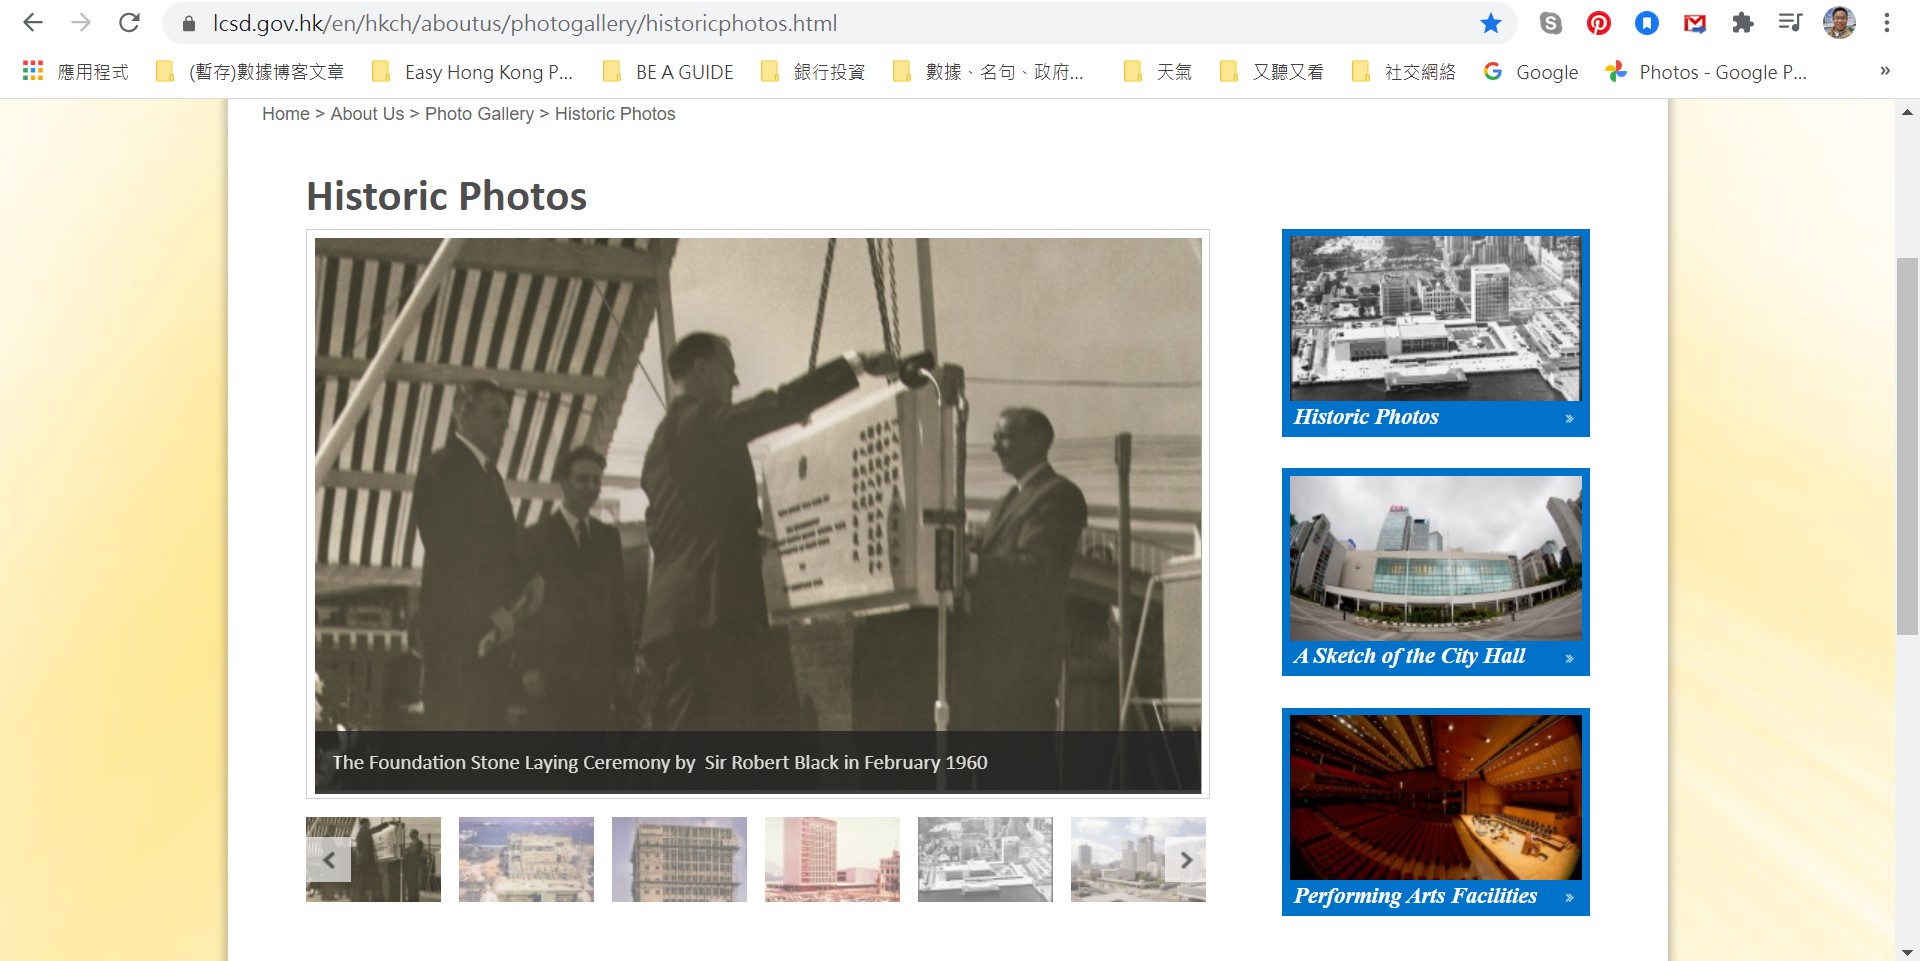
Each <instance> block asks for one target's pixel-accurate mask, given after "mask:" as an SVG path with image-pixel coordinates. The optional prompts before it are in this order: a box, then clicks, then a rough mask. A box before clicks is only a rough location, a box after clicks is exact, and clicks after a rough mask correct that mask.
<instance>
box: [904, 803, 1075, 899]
mask: <svg viewBox="0 0 1920 961" xmlns="http://www.w3.org/2000/svg"><path fill="white" fill-rule="evenodd" d="M919 851H920V893H919V900H921V901H1051V900H1053V819H1052V818H1032V817H1027V818H1018V817H1012V818H921V819H920V847H919Z"/></svg>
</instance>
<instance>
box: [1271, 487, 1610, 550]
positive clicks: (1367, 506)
mask: <svg viewBox="0 0 1920 961" xmlns="http://www.w3.org/2000/svg"><path fill="white" fill-rule="evenodd" d="M1578 493H1580V478H1578V477H1549V476H1505V477H1502V476H1486V477H1420V476H1384V475H1383V476H1331V477H1295V478H1293V491H1292V494H1293V502H1292V504H1291V506H1290V507H1289V512H1290V513H1292V514H1293V516H1294V517H1295V518H1296V519H1298V520H1300V521H1302V522H1305V521H1306V520H1307V519H1308V518H1310V517H1312V516H1313V515H1315V514H1325V515H1327V520H1328V521H1329V522H1331V523H1332V525H1333V532H1334V534H1335V535H1337V536H1338V537H1339V538H1340V539H1342V540H1347V539H1351V540H1352V541H1353V542H1354V543H1355V544H1356V545H1358V546H1359V548H1360V549H1361V550H1369V551H1370V550H1373V549H1374V547H1375V546H1376V545H1378V544H1379V542H1380V525H1381V524H1382V523H1383V522H1384V521H1385V520H1386V518H1387V508H1389V507H1391V506H1392V505H1395V504H1399V505H1401V506H1403V507H1406V508H1407V509H1408V510H1409V511H1411V512H1412V514H1413V516H1414V517H1416V518H1419V517H1424V518H1426V519H1427V527H1428V529H1429V530H1436V531H1439V532H1440V533H1441V534H1442V535H1443V536H1444V537H1445V546H1446V548H1447V549H1448V550H1454V549H1456V548H1457V549H1460V550H1465V551H1487V552H1493V553H1507V554H1525V553H1526V552H1528V551H1530V550H1533V549H1534V548H1536V547H1539V546H1540V545H1541V544H1542V543H1545V542H1546V541H1548V540H1552V541H1554V542H1555V543H1559V544H1560V546H1562V547H1565V546H1566V544H1565V543H1562V542H1561V538H1560V529H1559V528H1558V527H1557V526H1555V525H1554V523H1553V517H1552V516H1551V515H1549V514H1548V513H1547V498H1549V497H1564V498H1567V499H1568V500H1572V499H1573V497H1574V495H1576V494H1578Z"/></svg>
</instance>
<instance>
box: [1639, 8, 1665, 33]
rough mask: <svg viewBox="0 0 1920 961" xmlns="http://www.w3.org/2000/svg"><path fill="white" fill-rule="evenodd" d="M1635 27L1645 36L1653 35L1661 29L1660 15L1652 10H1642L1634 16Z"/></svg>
mask: <svg viewBox="0 0 1920 961" xmlns="http://www.w3.org/2000/svg"><path fill="white" fill-rule="evenodd" d="M1633 29H1635V30H1638V31H1640V35H1641V36H1643V37H1651V36H1653V35H1654V34H1655V33H1658V32H1659V30H1660V17H1659V15H1658V14H1656V13H1654V12H1653V11H1652V10H1642V11H1640V15H1639V16H1637V17H1634V18H1633Z"/></svg>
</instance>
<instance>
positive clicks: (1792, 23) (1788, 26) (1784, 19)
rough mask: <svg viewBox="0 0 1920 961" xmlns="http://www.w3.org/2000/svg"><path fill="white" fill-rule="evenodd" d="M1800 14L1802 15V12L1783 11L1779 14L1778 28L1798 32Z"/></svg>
mask: <svg viewBox="0 0 1920 961" xmlns="http://www.w3.org/2000/svg"><path fill="white" fill-rule="evenodd" d="M1802 16H1804V14H1798V13H1783V14H1781V15H1780V29H1782V30H1791V31H1793V32H1794V33H1799V32H1800V18H1801V17H1802Z"/></svg>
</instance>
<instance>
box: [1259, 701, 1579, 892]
mask: <svg viewBox="0 0 1920 961" xmlns="http://www.w3.org/2000/svg"><path fill="white" fill-rule="evenodd" d="M1583 720H1584V719H1583V718H1582V717H1581V716H1580V715H1554V714H1544V715H1543V714H1488V715H1479V714H1293V715H1292V716H1291V721H1290V725H1291V726H1290V735H1291V742H1290V754H1291V756H1290V757H1289V759H1288V765H1289V771H1288V775H1289V777H1288V805H1289V807H1290V821H1291V824H1290V833H1291V844H1290V848H1291V850H1290V854H1289V861H1290V868H1291V870H1290V872H1289V876H1290V877H1291V878H1292V879H1294V880H1297V881H1299V880H1316V881H1458V880H1465V881H1476V880H1478V881H1513V880H1519V881H1567V880H1579V879H1580V878H1581V877H1582V875H1581V845H1582V843H1583V835H1582V831H1581V821H1582V817H1583V815H1584V813H1585V812H1584V810H1583V808H1584V801H1583V791H1582V788H1583V781H1582V777H1583V774H1582V767H1583V765H1582V763H1581V740H1580V739H1581V734H1582V731H1581V727H1582V724H1583Z"/></svg>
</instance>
